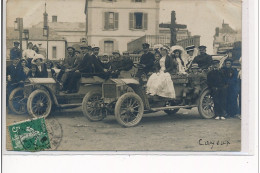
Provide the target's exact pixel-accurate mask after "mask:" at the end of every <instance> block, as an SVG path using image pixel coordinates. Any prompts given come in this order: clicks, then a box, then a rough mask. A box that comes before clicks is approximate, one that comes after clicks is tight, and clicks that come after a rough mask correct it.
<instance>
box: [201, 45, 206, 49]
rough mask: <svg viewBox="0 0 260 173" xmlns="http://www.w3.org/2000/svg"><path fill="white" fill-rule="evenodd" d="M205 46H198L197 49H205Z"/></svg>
mask: <svg viewBox="0 0 260 173" xmlns="http://www.w3.org/2000/svg"><path fill="white" fill-rule="evenodd" d="M206 48H207V47H206V46H204V45H201V46H199V49H206Z"/></svg>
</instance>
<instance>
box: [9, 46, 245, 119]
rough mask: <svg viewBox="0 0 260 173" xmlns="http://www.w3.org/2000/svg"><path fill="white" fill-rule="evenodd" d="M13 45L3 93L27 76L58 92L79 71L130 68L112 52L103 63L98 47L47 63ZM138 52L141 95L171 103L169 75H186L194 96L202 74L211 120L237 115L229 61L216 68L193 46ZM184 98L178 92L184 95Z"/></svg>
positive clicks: (71, 87) (72, 88)
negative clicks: (53, 82) (44, 80)
mask: <svg viewBox="0 0 260 173" xmlns="http://www.w3.org/2000/svg"><path fill="white" fill-rule="evenodd" d="M18 46H19V42H14V48H12V49H11V51H10V59H11V60H12V64H11V65H9V66H8V67H7V81H8V83H7V87H8V88H7V90H8V91H11V90H12V89H13V88H14V87H16V86H17V85H16V84H17V83H20V82H23V81H25V80H26V79H27V78H53V79H54V80H56V82H57V84H59V86H60V90H61V91H62V92H65V93H75V92H77V91H78V83H79V80H80V78H81V76H82V74H83V73H84V74H85V75H87V76H88V75H90V76H93V75H96V76H99V77H101V78H104V79H106V78H108V77H110V76H112V77H114V78H117V77H118V76H119V74H120V73H124V72H125V74H128V71H129V70H131V69H132V67H133V65H134V64H133V61H132V60H131V59H130V56H129V53H127V52H126V53H125V54H123V55H121V54H120V52H119V51H114V52H113V53H112V54H113V59H111V60H109V58H108V55H107V54H104V55H103V56H102V58H101V59H100V58H99V56H98V55H99V47H91V46H89V45H87V44H84V43H83V44H81V45H80V49H76V48H74V47H67V56H66V57H65V58H64V60H62V61H60V62H57V63H53V62H52V61H48V60H47V59H46V58H45V57H44V56H43V55H42V54H40V53H39V49H38V47H37V46H36V45H33V44H32V43H31V42H30V43H28V49H26V50H24V51H23V52H21V50H20V49H19V48H18ZM143 52H144V53H143V54H142V56H141V58H140V62H139V63H138V71H137V73H136V75H135V76H136V77H137V78H138V79H139V81H140V83H141V82H142V81H143V80H142V79H143V77H144V76H149V78H148V81H147V83H146V92H147V94H149V95H151V96H159V97H164V98H169V99H174V98H176V93H175V89H174V81H173V79H172V75H173V74H187V76H189V78H190V81H191V82H190V83H192V86H190V87H191V88H193V89H194V88H195V89H194V91H193V92H194V95H195V96H198V95H199V93H200V91H201V88H200V80H201V79H202V77H201V75H200V72H207V77H206V78H207V84H208V87H209V89H210V90H211V95H212V97H213V101H214V111H215V114H216V116H217V117H216V119H225V118H227V117H234V116H236V115H237V114H239V113H240V112H239V110H240V109H239V108H238V104H237V96H238V94H239V93H240V92H239V90H240V87H239V82H240V78H239V73H238V71H237V70H236V69H235V68H233V67H232V59H230V58H228V59H226V60H225V64H224V67H222V68H219V67H218V65H219V64H218V63H219V62H216V61H214V60H213V59H212V57H211V56H210V55H208V54H207V53H206V46H199V47H198V49H197V48H195V46H189V47H186V48H185V49H184V48H182V47H181V46H173V47H171V48H169V47H167V46H159V47H157V48H156V46H155V47H154V51H153V52H151V51H150V45H149V44H147V43H144V44H143ZM129 77H131V76H129ZM240 83H241V82H240ZM188 87H189V86H188ZM188 87H187V89H188ZM8 94H10V93H8ZM185 94H186V92H185V90H184V92H183V96H184V97H185V96H186V95H185Z"/></svg>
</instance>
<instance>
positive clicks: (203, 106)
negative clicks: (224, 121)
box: [198, 89, 215, 119]
mask: <svg viewBox="0 0 260 173" xmlns="http://www.w3.org/2000/svg"><path fill="white" fill-rule="evenodd" d="M198 110H199V113H200V116H201V117H202V118H206V119H210V118H213V117H215V113H214V102H213V98H212V96H211V95H210V90H209V89H205V90H204V91H203V92H202V94H201V96H200V98H199V106H198Z"/></svg>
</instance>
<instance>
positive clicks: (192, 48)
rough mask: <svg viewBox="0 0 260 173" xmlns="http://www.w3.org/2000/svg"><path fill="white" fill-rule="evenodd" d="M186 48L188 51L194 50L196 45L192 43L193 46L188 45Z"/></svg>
mask: <svg viewBox="0 0 260 173" xmlns="http://www.w3.org/2000/svg"><path fill="white" fill-rule="evenodd" d="M185 49H186V51H187V52H188V51H192V50H194V49H195V46H194V45H192V46H187V47H186V48H185Z"/></svg>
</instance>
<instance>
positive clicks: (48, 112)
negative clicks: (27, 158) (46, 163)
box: [2, 0, 248, 154]
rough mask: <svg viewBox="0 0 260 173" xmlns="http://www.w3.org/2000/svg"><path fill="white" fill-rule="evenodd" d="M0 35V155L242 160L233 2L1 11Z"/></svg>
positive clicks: (49, 4)
mask: <svg viewBox="0 0 260 173" xmlns="http://www.w3.org/2000/svg"><path fill="white" fill-rule="evenodd" d="M14 9H17V10H14ZM3 26H4V27H3V30H4V29H5V30H6V31H5V32H4V33H5V36H4V37H3V38H2V39H3V44H6V47H5V51H6V54H5V55H6V56H4V57H2V58H3V61H4V64H5V66H2V68H3V69H4V72H3V74H2V79H3V80H4V82H3V83H2V87H3V89H2V90H3V91H4V92H2V94H3V98H5V99H2V102H3V105H2V109H4V110H5V111H4V112H5V114H4V115H2V117H3V122H4V123H3V124H4V125H5V126H4V128H5V131H4V132H5V134H3V140H4V141H5V143H4V145H3V149H4V150H6V151H7V152H9V151H26V152H28V151H29V152H35V151H37V152H38V151H151V152H152V151H159V152H241V148H242V146H241V144H242V142H243V141H242V137H241V134H242V131H241V129H242V128H241V124H242V121H243V120H244V118H245V116H248V115H242V112H241V107H242V104H243V102H244V100H243V99H242V97H241V88H242V87H241V84H242V62H243V60H244V57H242V0H37V1H35V0H8V1H6V24H4V25H3ZM245 59H246V60H245V61H247V60H248V57H245ZM243 63H244V62H243ZM243 79H244V78H243ZM17 153H18V154H19V152H17Z"/></svg>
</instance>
